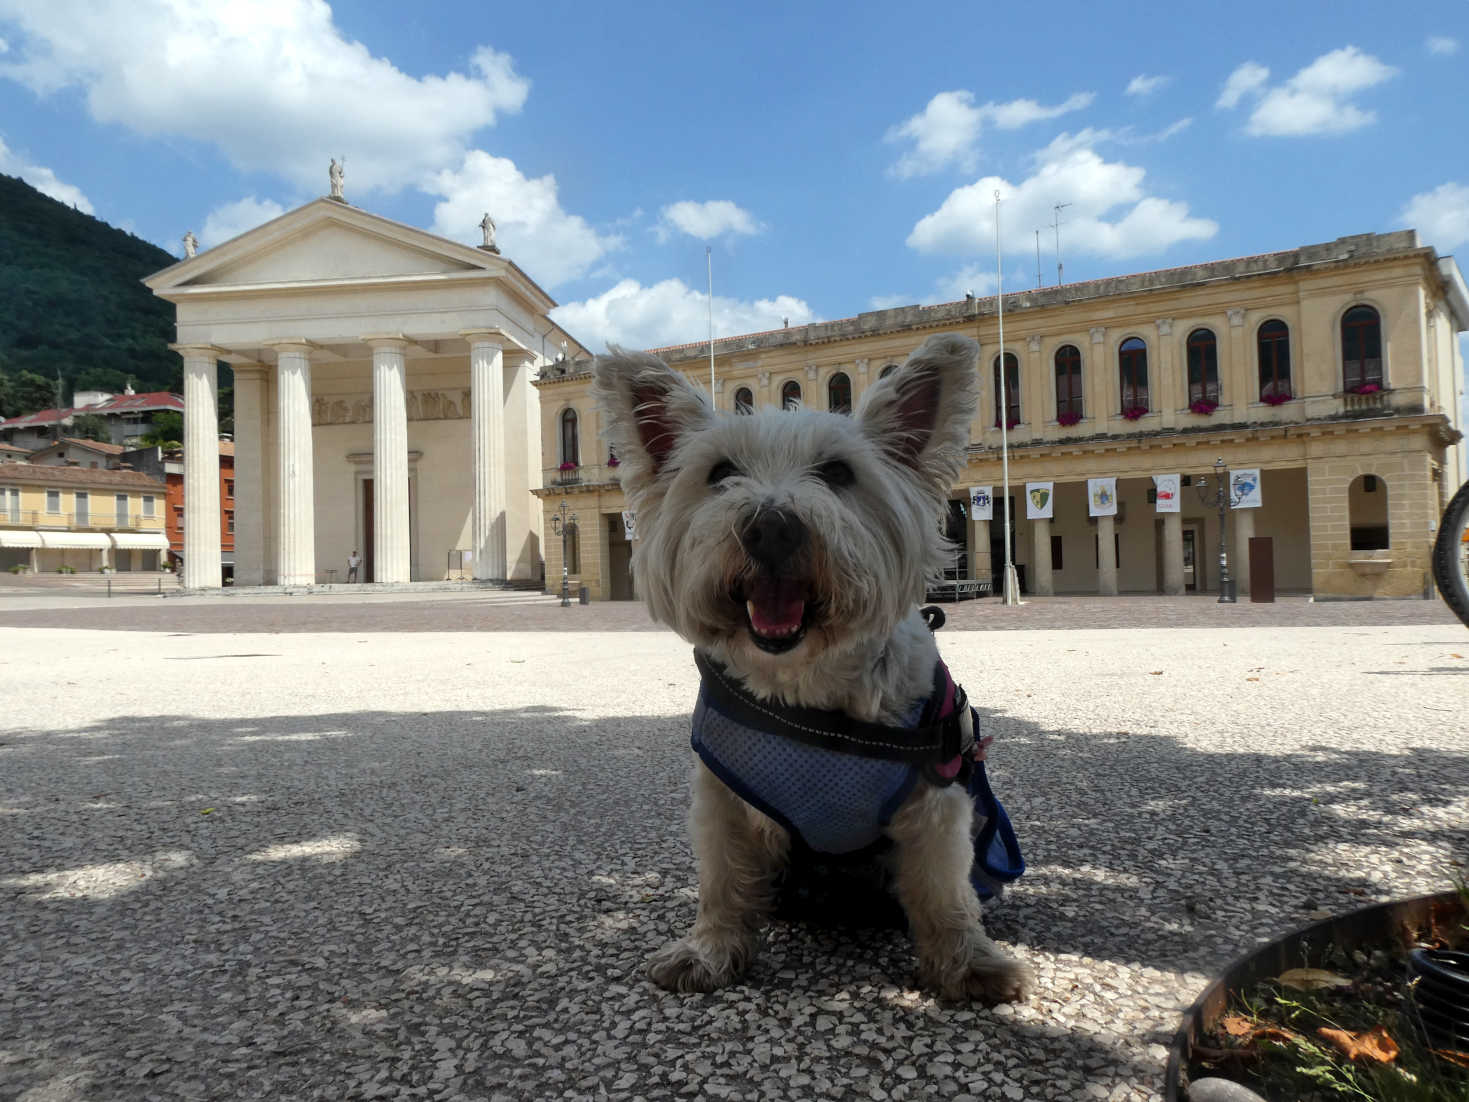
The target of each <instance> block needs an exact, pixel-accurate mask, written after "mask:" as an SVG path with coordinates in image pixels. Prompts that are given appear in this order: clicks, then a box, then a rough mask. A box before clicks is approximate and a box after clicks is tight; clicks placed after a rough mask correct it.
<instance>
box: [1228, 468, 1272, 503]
mask: <svg viewBox="0 0 1469 1102" xmlns="http://www.w3.org/2000/svg"><path fill="white" fill-rule="evenodd" d="M1229 499H1230V500H1231V501H1232V502H1234V507H1235V508H1236V509H1258V508H1260V506H1262V505H1264V504H1265V499H1264V498H1263V497H1261V496H1260V468H1259V467H1247V468H1244V469H1242V470H1238V471H1230V472H1229Z"/></svg>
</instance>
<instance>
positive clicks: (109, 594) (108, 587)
mask: <svg viewBox="0 0 1469 1102" xmlns="http://www.w3.org/2000/svg"><path fill="white" fill-rule="evenodd" d="M107 596H109V597H111V596H112V579H111V578H108V579H107Z"/></svg>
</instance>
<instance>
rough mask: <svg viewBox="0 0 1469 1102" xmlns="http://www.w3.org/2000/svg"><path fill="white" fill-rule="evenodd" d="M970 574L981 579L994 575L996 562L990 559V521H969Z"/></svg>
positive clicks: (986, 579)
mask: <svg viewBox="0 0 1469 1102" xmlns="http://www.w3.org/2000/svg"><path fill="white" fill-rule="evenodd" d="M968 551H969V576H970V577H971V578H977V579H979V580H981V581H988V580H989V579H990V578H992V577H994V570H995V568H994V564H993V563H992V562H991V561H990V522H989V521H987V520H970V522H969V548H968Z"/></svg>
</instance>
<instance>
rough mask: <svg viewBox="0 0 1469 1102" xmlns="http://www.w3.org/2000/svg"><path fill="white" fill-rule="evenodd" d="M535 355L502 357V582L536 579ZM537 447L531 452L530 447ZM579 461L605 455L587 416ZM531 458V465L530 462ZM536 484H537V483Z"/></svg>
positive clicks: (537, 434)
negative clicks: (533, 481)
mask: <svg viewBox="0 0 1469 1102" xmlns="http://www.w3.org/2000/svg"><path fill="white" fill-rule="evenodd" d="M533 358H534V357H533V354H532V353H530V352H523V351H520V350H514V351H510V352H506V353H504V361H505V368H504V377H503V380H502V381H503V383H504V387H505V400H504V410H505V417H504V431H505V453H504V458H503V460H502V461H501V465H500V469H501V471H502V476H501V477H502V479H503V484H504V488H505V490H504V492H505V520H504V529H505V539H504V546H505V572H504V575H503V576H504V577H506V578H515V579H525V580H528V579H530V578H532V577H534V576H535V570H536V555H535V544H534V543H533V541H532V539H531V534H532V532H533V531H534V530H535V528H536V522H535V520H534V506H535V498H534V497H533V496H532V495H531V492H530V491H531V473H532V472H533V471H537V470H539V467H540V450H541V449H540V446H539V443H537V441H539V438H540V421H539V419H537V417H536V413H535V403H534V402H533V400H532V396H533V395H534V394H535V391H534V390H532V388H531V385H530V375H531V372H530V368H531V361H532V359H533ZM533 443H535V445H536V446H535V447H532V446H531V445H532V444H533ZM581 445H582V458H583V459H585V460H589V461H592V462H595V463H605V462H606V461H607V451H606V447H605V446H604V445H601V444H599V437H598V436H597V434H596V432H594V431H593V425H592V417H591V416H590V415H587V416H586V418H585V420H584V421H583V423H582V439H581ZM598 446H601V447H602V452H601V454H600V455H591V454H589V452H588V449H589V448H592V447H598ZM532 455H534V456H535V461H534V463H532V461H531V456H532ZM537 482H539V479H537Z"/></svg>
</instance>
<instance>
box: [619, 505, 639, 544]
mask: <svg viewBox="0 0 1469 1102" xmlns="http://www.w3.org/2000/svg"><path fill="white" fill-rule="evenodd" d="M636 519H637V514H636V513H634V512H633V511H632V510H631V509H624V510H623V511H622V534H623V535H625V536H626V537H627V539H628V542H629V543H631V542H632V541H633V540H635V539H637V538H638V537H637V524H636V523H635V521H636Z"/></svg>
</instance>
